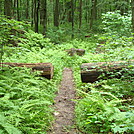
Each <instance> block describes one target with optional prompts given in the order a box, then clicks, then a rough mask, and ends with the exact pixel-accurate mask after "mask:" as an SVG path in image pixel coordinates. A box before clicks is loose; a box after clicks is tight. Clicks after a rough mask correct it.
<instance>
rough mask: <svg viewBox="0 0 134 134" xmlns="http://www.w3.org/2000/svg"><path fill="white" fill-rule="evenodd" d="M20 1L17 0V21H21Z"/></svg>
mask: <svg viewBox="0 0 134 134" xmlns="http://www.w3.org/2000/svg"><path fill="white" fill-rule="evenodd" d="M19 2H20V1H19V0H17V20H18V21H20V12H19Z"/></svg>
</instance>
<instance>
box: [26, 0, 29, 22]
mask: <svg viewBox="0 0 134 134" xmlns="http://www.w3.org/2000/svg"><path fill="white" fill-rule="evenodd" d="M26 19H27V20H28V19H29V0H26Z"/></svg>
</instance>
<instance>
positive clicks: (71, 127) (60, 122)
mask: <svg viewBox="0 0 134 134" xmlns="http://www.w3.org/2000/svg"><path fill="white" fill-rule="evenodd" d="M73 81H74V79H73V73H72V70H71V69H69V68H64V71H63V78H62V81H61V85H60V88H59V92H58V94H57V97H56V98H55V105H54V106H55V113H54V116H55V122H54V123H53V126H52V129H51V131H50V132H49V133H48V134H78V132H77V131H76V129H75V122H74V107H75V103H74V101H73V99H75V90H74V82H73Z"/></svg>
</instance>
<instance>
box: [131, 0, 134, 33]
mask: <svg viewBox="0 0 134 134" xmlns="http://www.w3.org/2000/svg"><path fill="white" fill-rule="evenodd" d="M131 5H132V32H133V33H134V0H132V1H131Z"/></svg>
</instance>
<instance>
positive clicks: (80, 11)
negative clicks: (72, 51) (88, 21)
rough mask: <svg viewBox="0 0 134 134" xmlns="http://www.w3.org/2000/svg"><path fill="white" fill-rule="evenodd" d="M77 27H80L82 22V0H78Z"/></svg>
mask: <svg viewBox="0 0 134 134" xmlns="http://www.w3.org/2000/svg"><path fill="white" fill-rule="evenodd" d="M79 8H80V9H79V29H81V24H82V0H80V7H79Z"/></svg>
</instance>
